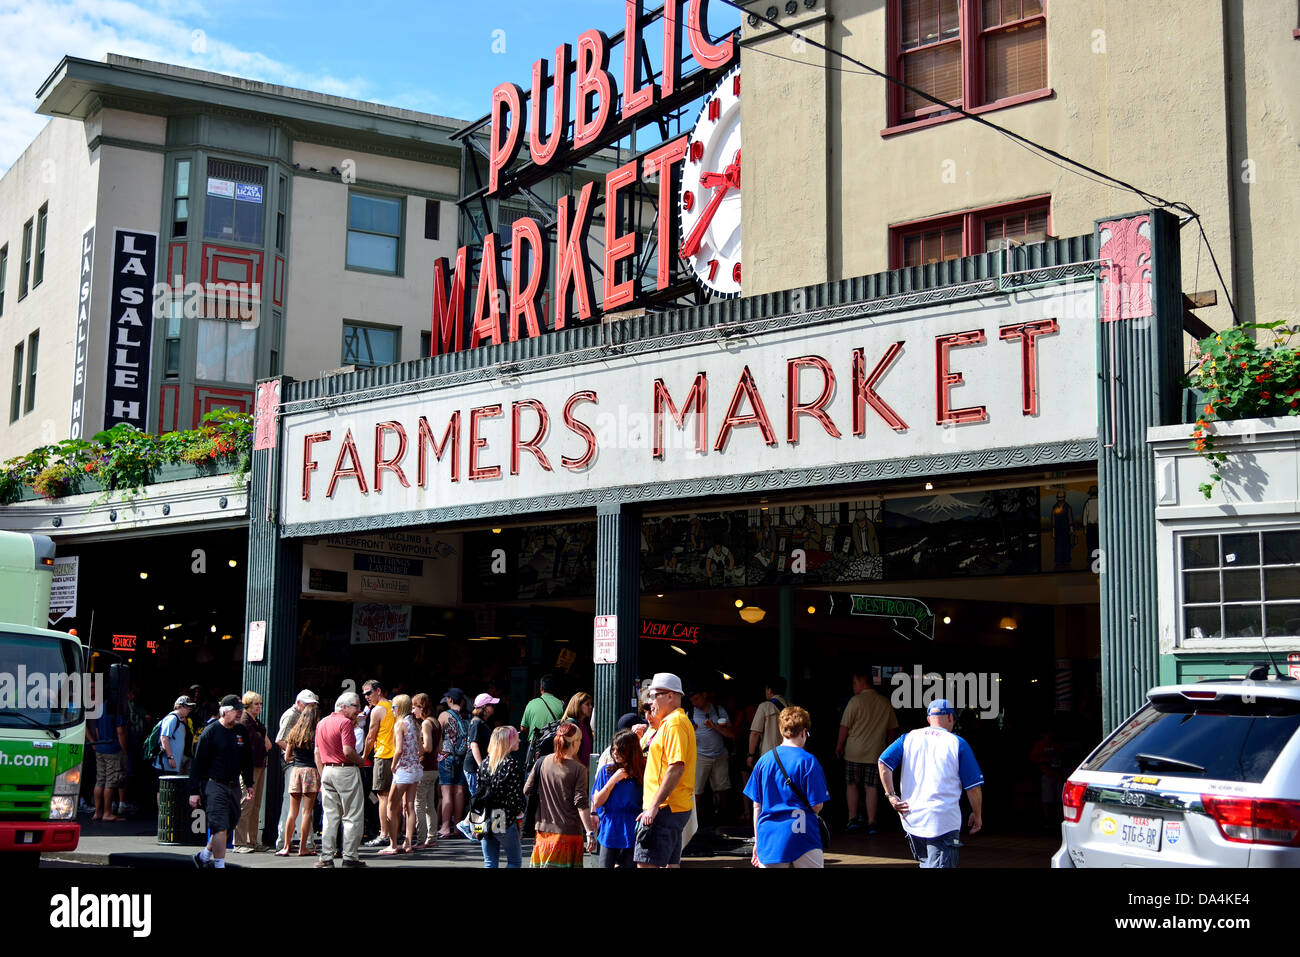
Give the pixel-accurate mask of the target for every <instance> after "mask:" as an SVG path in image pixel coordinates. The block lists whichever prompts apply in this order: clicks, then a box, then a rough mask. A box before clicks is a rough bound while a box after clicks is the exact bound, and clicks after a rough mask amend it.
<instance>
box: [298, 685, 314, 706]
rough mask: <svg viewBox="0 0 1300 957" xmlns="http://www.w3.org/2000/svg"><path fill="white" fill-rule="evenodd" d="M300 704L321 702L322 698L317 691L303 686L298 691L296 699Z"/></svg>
mask: <svg viewBox="0 0 1300 957" xmlns="http://www.w3.org/2000/svg"><path fill="white" fill-rule="evenodd" d="M294 700H295V701H297V702H298V703H299V704H320V698H318V697H316V692H314V691H312V690H310V689H308V688H303V689H302V690H301V691H299V692H298V697H297V698H295V699H294Z"/></svg>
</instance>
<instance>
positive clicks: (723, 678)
mask: <svg viewBox="0 0 1300 957" xmlns="http://www.w3.org/2000/svg"><path fill="white" fill-rule="evenodd" d="M718 674H720V675H722V680H723V681H733V680H735V679H733V678H732V677H731V675H729V674H727V673H726V672H725V671H719V672H718Z"/></svg>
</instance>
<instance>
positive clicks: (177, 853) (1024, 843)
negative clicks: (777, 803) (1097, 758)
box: [42, 817, 1060, 870]
mask: <svg viewBox="0 0 1300 957" xmlns="http://www.w3.org/2000/svg"><path fill="white" fill-rule="evenodd" d="M81 826H82V831H81V842H80V844H79V845H78V846H77V849H76V850H75V851H70V852H58V853H56V854H48V855H45V856H44V857H43V858H42V861H51V860H59V861H69V862H75V863H79V864H92V865H99V866H107V867H132V868H147V869H174V868H181V869H189V870H193V869H194V862H193V861H192V860H191V858H192V857H193V855H194V853H195V852H196V851H197V850H198V847H197V846H179V845H178V846H164V845H160V844H158V842H157V829H156V827H155V825H154V822H153V821H152V820H136V821H126V822H123V823H121V824H111V823H110V824H105V823H103V822H95V823H91V822H90V821H89V819H87V818H84V817H83V818H82V819H81ZM1059 846H1060V838H1059V836H1057V835H1055V834H1044V835H1008V834H978V835H976V836H975V837H973V838H968V839H966V842H965V846H964V847H963V848H962V852H961V867H963V868H986V867H1029V868H1033V867H1047V865H1048V859H1049V858H1050V857H1051V855H1052V852H1054V851H1055V850H1056V849H1057V847H1059ZM531 847H532V842H531V841H525V842H524V866H527V863H528V855H529V853H530V850H531ZM692 850H697V848H690V849H688V853H687V856H685V857H684V858H683V859H682V866H683V867H687V868H697V867H698V868H733V867H744V868H748V867H749V866H750V863H749V856H748V854H747V853H745V852H744V851H743V850H742V849H741V848H740V847H739V844H738V842H734V841H732V842H727V843H726V845H725V850H723V851H722V852H720V853H718V854H716V855H715V856H712V857H693V856H691V855H690V851H692ZM361 856H362V859H363V860H364V861H365V862H366V864H367V865H368V866H369V867H381V868H388V867H396V868H410V867H478V868H481V867H482V866H483V855H482V853H481V852H480V851H479V846H478V844H476V843H472V842H470V841H467V840H465V839H464V838H462V837H460V836H459V835H455V836H453V837H450V838H446V839H444V840H442V841H440V842H439V843H438V847H437V848H435V849H434V850H432V851H419V852H417V853H415V854H401V855H397V856H395V857H380V856H379V849H378V848H373V849H372V848H363V849H362V851H361ZM226 861H227V866H229V867H231V868H239V867H289V868H311V867H314V866H315V864H316V857H315V856H314V855H313V856H310V857H298V856H296V855H295V856H292V857H276V856H275V855H274V854H273V853H271V852H270V851H265V852H260V853H256V854H233V853H232V854H229V855H228V856H227V858H226ZM826 865H827V867H835V868H841V867H891V868H897V867H915V866H916V864H915V862H913V861H912V859H911V857H910V856H909V855H908V853H907V848H906V845H905V843H904V841H903V837H902V835H901V834H899V833H897V832H891V833H885V834H879V835H875V836H867V835H844V834H836V835H834V836H833V838H832V847H831V850H830V852H829V853H827V855H826Z"/></svg>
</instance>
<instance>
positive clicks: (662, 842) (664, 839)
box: [633, 808, 691, 867]
mask: <svg viewBox="0 0 1300 957" xmlns="http://www.w3.org/2000/svg"><path fill="white" fill-rule="evenodd" d="M690 818H691V812H690V811H669V810H668V809H667V808H660V809H659V813H658V814H656V815H655V823H654V826H653V827H652V828H650V840H649V842H648V843H646V844H641V843H640V841H638V842H637V845H636V851H635V853H634V854H633V858H634V859H635V861H636V862H637V863H638V864H651V865H653V866H654V867H667V866H668V865H669V864H680V863H681V862H682V831H684V830H685V829H686V822H687V821H689V820H690Z"/></svg>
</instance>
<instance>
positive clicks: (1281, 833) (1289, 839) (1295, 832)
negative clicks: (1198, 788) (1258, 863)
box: [1201, 794, 1300, 847]
mask: <svg viewBox="0 0 1300 957" xmlns="http://www.w3.org/2000/svg"><path fill="white" fill-rule="evenodd" d="M1201 803H1202V804H1203V805H1204V806H1205V810H1206V813H1208V814H1209V815H1210V817H1212V818H1213V819H1214V823H1215V824H1217V825H1219V833H1221V834H1222V835H1223V836H1224V837H1225V838H1227V839H1228V840H1229V841H1233V842H1235V843H1238V844H1280V845H1283V846H1287V847H1300V801H1277V800H1267V799H1263V800H1261V799H1259V798H1241V797H1219V796H1218V795H1214V794H1202V795H1201Z"/></svg>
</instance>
